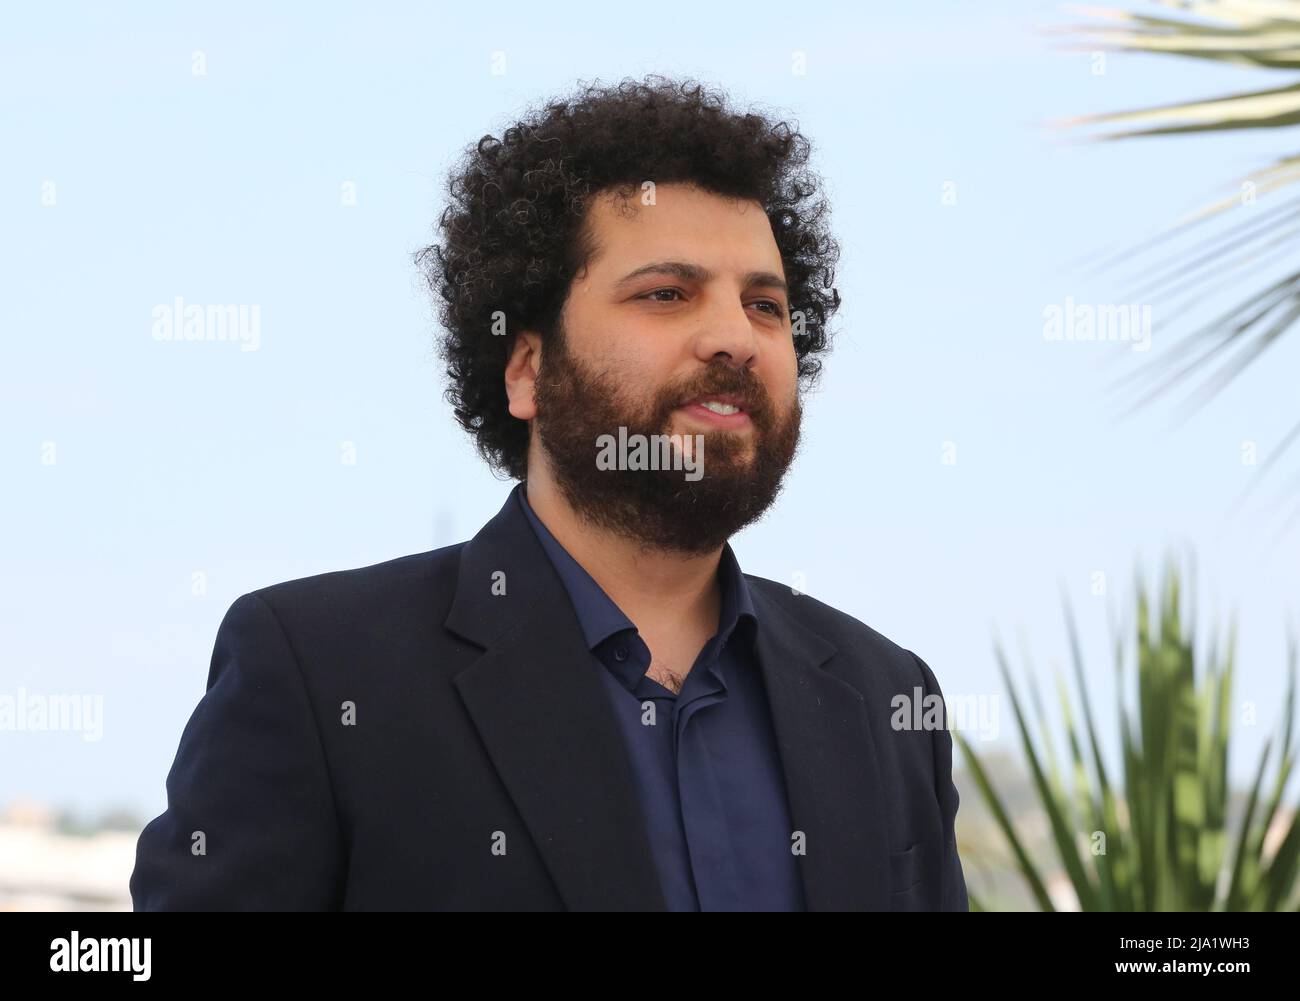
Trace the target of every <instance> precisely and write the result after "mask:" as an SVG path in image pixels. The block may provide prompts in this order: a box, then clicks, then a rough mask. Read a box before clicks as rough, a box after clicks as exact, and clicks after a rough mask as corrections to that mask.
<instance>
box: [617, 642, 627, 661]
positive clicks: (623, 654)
mask: <svg viewBox="0 0 1300 1001" xmlns="http://www.w3.org/2000/svg"><path fill="white" fill-rule="evenodd" d="M614 659H615V660H616V661H618V662H619V663H622V662H623V661H625V660H627V647H625V646H621V647H619V648H618V649H616V650H615V651H614Z"/></svg>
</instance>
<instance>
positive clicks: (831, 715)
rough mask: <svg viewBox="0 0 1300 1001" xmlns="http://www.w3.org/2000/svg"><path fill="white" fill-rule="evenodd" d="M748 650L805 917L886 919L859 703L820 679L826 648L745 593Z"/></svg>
mask: <svg viewBox="0 0 1300 1001" xmlns="http://www.w3.org/2000/svg"><path fill="white" fill-rule="evenodd" d="M751 593H752V595H753V599H754V605H755V610H756V614H757V618H758V632H757V635H756V638H755V644H756V646H755V649H756V653H757V659H758V663H759V669H760V670H761V672H762V675H763V681H764V683H765V685H766V687H767V694H768V702H769V705H770V706H771V712H772V720H773V724H774V726H775V729H776V737H777V747H778V750H779V753H780V756H781V763H782V766H783V768H784V771H785V777H786V790H787V795H788V797H789V803H790V813H791V820H792V822H793V824H794V827H795V830H796V831H802V832H803V833H804V835H805V838H806V842H805V851H806V854H805V855H803V856H801V857H799V860H798V864H799V870H800V875H801V877H802V880H803V887H804V898H805V903H806V905H807V907H808V909H809V910H810V911H860V910H887V909H888V906H889V867H888V852H889V836H888V833H887V831H886V827H885V820H884V817H883V816H882V814H881V810H882V809H883V807H884V796H883V789H882V785H881V779H880V772H879V766H878V763H877V757H876V753H875V745H874V742H873V738H872V734H871V726H870V723H869V721H868V718H867V711H866V706H865V701H864V699H863V696H862V694H861V693H860V692H858V690H857V689H855V688H854V687H853V686H851V685H850V684H848V683H847V682H845V681H842V680H841V679H840V678H838V677H836V676H835V675H834V674H832V673H830V672H829V671H828V670H825V669H824V668H823V667H822V666H821V665H822V664H824V663H825V662H826V661H827V660H828V659H829V658H830V657H831V655H832V654H834V653H835V652H836V649H835V647H834V646H832V645H831V644H830V643H828V642H827V641H826V640H824V639H822V637H821V636H819V635H817V634H816V633H814V632H812V631H810V630H809V629H807V628H806V627H804V626H803V625H801V624H800V623H799V621H798V620H797V619H795V618H794V617H793V616H792V615H790V614H789V613H787V612H786V611H785V610H784V609H783V608H782V607H781V606H780V605H778V604H777V603H776V602H775V601H773V600H772V599H771V598H770V597H768V596H767V595H766V594H765V593H764V592H763V591H762V590H761V585H756V584H754V583H753V579H752V578H751Z"/></svg>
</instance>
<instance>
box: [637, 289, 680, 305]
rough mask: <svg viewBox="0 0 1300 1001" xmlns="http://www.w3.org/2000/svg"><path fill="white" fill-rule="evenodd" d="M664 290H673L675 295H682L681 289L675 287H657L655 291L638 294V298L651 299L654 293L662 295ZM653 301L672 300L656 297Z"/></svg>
mask: <svg viewBox="0 0 1300 1001" xmlns="http://www.w3.org/2000/svg"><path fill="white" fill-rule="evenodd" d="M664 292H671V293H672V294H673V295H681V294H682V293H681V289H675V288H657V289H655V290H654V291H653V292H647V293H646V294H645V295H639V296H637V298H638V299H649V298H650V297H651V296H652V295H662V294H663V293H664ZM652 301H653V302H672V300H671V299H654V300H652Z"/></svg>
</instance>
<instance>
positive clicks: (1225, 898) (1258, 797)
mask: <svg viewBox="0 0 1300 1001" xmlns="http://www.w3.org/2000/svg"><path fill="white" fill-rule="evenodd" d="M1136 604H1137V608H1136V611H1137V620H1136V630H1135V632H1136V637H1135V644H1134V650H1133V652H1134V654H1135V656H1134V657H1133V660H1134V662H1135V663H1136V666H1137V676H1136V686H1137V691H1136V706H1135V707H1133V708H1134V712H1133V713H1132V714H1131V715H1130V713H1129V711H1128V706H1127V704H1126V697H1125V693H1124V684H1123V678H1124V671H1123V664H1124V660H1125V658H1124V648H1123V647H1122V646H1117V654H1116V669H1117V677H1118V678H1119V681H1120V684H1118V685H1117V691H1118V703H1117V706H1116V710H1117V711H1116V719H1117V722H1118V726H1119V736H1120V748H1121V757H1122V767H1120V768H1119V769H1118V770H1117V771H1115V772H1112V771H1111V770H1109V769H1108V768H1107V767H1106V764H1105V762H1104V760H1103V757H1102V753H1101V746H1100V742H1099V741H1098V738H1097V734H1098V728H1097V720H1096V717H1095V716H1094V714H1093V710H1092V705H1091V702H1090V700H1089V698H1088V690H1087V685H1086V684H1085V677H1086V672H1085V668H1084V664H1083V658H1082V656H1081V654H1080V646H1079V640H1078V634H1077V630H1076V628H1075V623H1074V618H1073V615H1072V613H1071V611H1070V608H1069V604H1068V602H1066V603H1065V615H1066V624H1067V632H1068V636H1069V645H1070V653H1071V661H1072V663H1073V667H1074V680H1075V683H1076V685H1077V687H1078V690H1079V698H1080V702H1079V704H1080V705H1081V707H1082V717H1081V723H1076V719H1077V718H1078V716H1077V714H1076V712H1075V710H1074V702H1073V701H1072V699H1071V697H1070V694H1069V692H1068V691H1067V690H1066V686H1065V683H1064V681H1063V679H1058V680H1059V681H1060V684H1059V695H1060V703H1061V713H1062V720H1063V725H1062V726H1061V727H1059V728H1057V729H1056V730H1055V731H1053V730H1052V729H1050V728H1049V725H1048V723H1047V720H1046V718H1045V716H1040V718H1039V723H1038V732H1037V733H1036V734H1035V733H1033V732H1031V729H1030V726H1029V724H1028V721H1027V719H1026V716H1025V714H1024V712H1023V711H1022V710H1023V707H1022V704H1021V699H1020V698H1019V696H1018V694H1017V690H1016V686H1015V685H1014V684H1013V683H1012V680H1011V676H1010V671H1009V669H1008V667H1007V664H1006V658H1005V656H1004V655H1003V653H1002V650H1001V647H1000V646H998V647H996V654H997V660H998V666H999V670H1000V672H1001V674H1002V678H1003V682H1004V684H1005V685H1006V687H1007V691H1008V695H1009V698H1010V701H1011V706H1012V709H1013V712H1014V714H1015V717H1016V723H1017V728H1018V731H1019V734H1020V740H1021V747H1022V750H1023V752H1024V756H1025V760H1026V762H1027V763H1028V766H1029V771H1030V775H1031V778H1032V780H1033V785H1034V791H1035V793H1036V796H1037V801H1038V804H1039V806H1040V807H1041V808H1042V811H1043V813H1044V815H1045V816H1046V817H1047V819H1048V822H1049V826H1050V829H1051V834H1052V844H1053V847H1054V849H1055V858H1054V860H1053V864H1054V865H1055V866H1058V867H1059V868H1060V869H1062V870H1063V871H1064V873H1065V876H1066V877H1067V878H1068V879H1069V883H1070V886H1071V887H1072V888H1073V890H1074V894H1075V897H1076V898H1077V900H1078V903H1079V906H1080V908H1081V909H1083V910H1089V911H1090V910H1106V911H1166V910H1185V911H1223V910H1233V911H1235V910H1279V909H1292V908H1295V907H1296V906H1297V902H1298V901H1297V894H1298V892H1300V880H1298V879H1297V875H1298V873H1300V819H1298V818H1300V809H1294V808H1293V809H1291V810H1289V811H1286V810H1285V809H1284V808H1283V803H1282V801H1283V797H1284V792H1285V789H1286V786H1287V782H1288V779H1289V778H1290V775H1291V772H1292V769H1293V768H1294V766H1295V751H1294V749H1293V747H1292V723H1293V720H1294V715H1295V688H1296V644H1295V641H1294V640H1292V641H1291V642H1290V644H1289V649H1288V682H1287V689H1286V696H1285V698H1284V700H1283V706H1282V720H1283V722H1282V731H1281V734H1280V735H1279V737H1278V738H1276V741H1275V740H1270V741H1269V742H1268V743H1267V744H1266V746H1265V749H1264V753H1263V755H1262V757H1261V760H1260V763H1259V766H1258V768H1257V769H1256V770H1255V772H1254V776H1255V778H1254V782H1253V784H1252V786H1251V789H1250V793H1249V796H1248V799H1247V801H1246V804H1245V806H1244V808H1243V809H1242V811H1241V816H1240V817H1239V819H1238V820H1237V822H1236V824H1235V831H1230V830H1229V827H1228V817H1229V811H1228V805H1229V796H1230V789H1229V782H1228V748H1229V739H1230V736H1231V730H1232V713H1231V706H1232V697H1233V696H1232V693H1233V679H1234V674H1235V669H1236V662H1235V654H1234V650H1235V646H1236V636H1235V630H1234V629H1232V628H1230V629H1229V634H1228V637H1227V639H1226V640H1225V641H1224V642H1223V645H1222V648H1220V643H1219V639H1218V637H1217V636H1215V637H1212V638H1211V641H1210V643H1209V650H1208V653H1207V654H1205V655H1204V656H1203V657H1198V655H1197V653H1196V651H1195V649H1194V642H1193V641H1194V637H1195V636H1196V629H1195V623H1194V621H1193V618H1194V616H1193V615H1192V614H1188V613H1185V612H1184V609H1183V607H1182V600H1181V585H1180V578H1179V574H1178V571H1177V570H1176V569H1175V568H1174V567H1173V566H1172V565H1171V566H1170V567H1169V568H1168V569H1167V571H1166V576H1165V583H1164V587H1163V590H1162V592H1161V593H1160V595H1159V596H1158V597H1157V596H1154V595H1150V594H1148V591H1147V589H1146V587H1145V586H1144V585H1143V584H1142V582H1141V581H1140V580H1139V582H1138V587H1137V603H1136ZM1054 735H1063V736H1064V738H1065V744H1066V746H1067V747H1068V748H1069V750H1070V765H1071V767H1070V771H1069V775H1070V779H1071V782H1070V787H1069V788H1067V787H1066V786H1065V784H1064V783H1063V782H1061V781H1060V774H1059V773H1058V772H1057V770H1056V769H1055V768H1047V769H1045V768H1044V767H1043V762H1044V761H1045V760H1052V752H1051V750H1050V748H1051V744H1052V740H1053V737H1054ZM953 738H954V743H955V744H956V745H957V746H958V747H960V749H961V751H962V753H963V755H964V757H965V760H966V762H967V765H968V767H969V769H970V773H971V775H972V776H973V777H974V781H975V786H976V789H977V790H978V791H979V794H980V796H981V798H982V799H983V800H984V802H985V804H986V805H987V807H988V808H989V811H990V813H991V814H992V816H993V818H994V820H995V822H996V824H997V827H998V828H999V830H1000V831H1001V833H1002V835H1003V836H1004V837H1005V839H1006V841H1007V843H1008V845H1009V846H1010V848H1011V853H1012V856H1013V857H1014V860H1015V864H1016V866H1017V868H1018V870H1019V872H1020V874H1021V875H1022V876H1023V878H1024V880H1025V882H1026V884H1027V885H1028V888H1029V891H1030V893H1031V895H1032V897H1033V899H1034V900H1035V901H1036V903H1037V905H1038V907H1039V908H1040V909H1042V910H1055V909H1056V905H1055V904H1054V903H1053V900H1052V897H1051V895H1050V894H1049V892H1048V890H1047V885H1048V879H1047V877H1046V875H1045V873H1046V871H1047V866H1048V864H1049V863H1047V862H1045V861H1044V860H1041V859H1035V858H1034V857H1033V856H1032V854H1031V853H1030V851H1029V850H1028V849H1027V847H1026V845H1025V843H1024V839H1023V837H1022V835H1021V834H1020V832H1018V831H1017V829H1016V826H1015V823H1014V821H1013V820H1012V818H1011V815H1010V813H1009V812H1008V810H1007V808H1006V805H1005V800H1004V797H1003V796H1002V795H1001V794H1000V793H999V792H998V790H997V789H996V788H995V787H994V786H993V784H992V782H991V781H990V780H989V777H988V773H987V770H986V769H985V768H984V767H983V765H982V763H981V761H980V759H979V757H978V755H977V754H976V753H975V752H974V750H973V749H972V748H971V745H970V744H969V743H968V742H967V741H966V740H965V739H964V738H963V737H962V736H961V734H960V733H956V732H954V734H953ZM1275 746H1276V747H1278V748H1280V753H1279V754H1278V756H1277V758H1276V760H1277V771H1276V775H1275V777H1274V780H1273V782H1272V783H1271V788H1270V790H1269V792H1268V794H1267V796H1266V797H1265V796H1263V790H1264V788H1265V784H1264V778H1265V774H1266V772H1267V768H1268V765H1269V762H1270V761H1271V760H1273V752H1274V747H1275ZM1288 812H1289V816H1287V815H1286V814H1287V813H1288ZM972 899H973V898H972ZM982 906H986V904H984V905H982Z"/></svg>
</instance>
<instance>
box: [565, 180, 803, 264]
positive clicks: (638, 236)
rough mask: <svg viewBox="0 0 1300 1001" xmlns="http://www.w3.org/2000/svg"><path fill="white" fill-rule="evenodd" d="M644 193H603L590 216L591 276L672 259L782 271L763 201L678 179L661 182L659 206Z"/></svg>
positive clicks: (658, 198)
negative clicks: (644, 200)
mask: <svg viewBox="0 0 1300 1001" xmlns="http://www.w3.org/2000/svg"><path fill="white" fill-rule="evenodd" d="M643 197H644V196H643V193H642V192H641V191H640V190H637V191H634V192H633V193H632V194H631V195H630V196H629V197H626V198H624V197H621V196H619V195H618V194H616V193H612V192H602V193H601V194H600V195H599V196H598V197H596V198H595V199H593V202H592V206H591V209H590V211H589V213H588V217H587V229H588V232H589V234H590V235H591V237H592V238H593V240H594V243H595V246H596V250H597V253H596V256H595V258H594V260H593V262H592V266H591V277H593V278H596V277H598V276H600V275H602V274H606V276H608V275H607V273H608V272H612V271H613V270H615V269H623V268H624V266H625V265H627V264H628V263H629V262H635V261H652V260H661V259H670V258H681V259H685V260H692V261H698V262H699V263H701V264H704V265H707V266H710V267H714V268H717V269H722V270H736V271H750V270H755V269H759V268H764V269H768V270H772V271H775V272H776V273H777V274H781V273H782V270H783V269H782V268H781V254H780V250H779V249H778V248H777V245H776V238H775V237H774V236H773V235H772V226H771V223H769V222H768V219H767V214H766V212H764V210H763V206H762V205H761V204H759V203H758V202H757V201H750V200H746V199H736V198H732V197H729V196H726V195H718V194H714V193H712V192H708V191H703V190H702V189H700V188H697V187H694V186H693V185H689V184H677V183H673V184H660V185H657V186H656V188H655V189H654V199H655V202H654V204H653V205H645V204H642V198H643ZM620 273H621V271H620Z"/></svg>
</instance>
